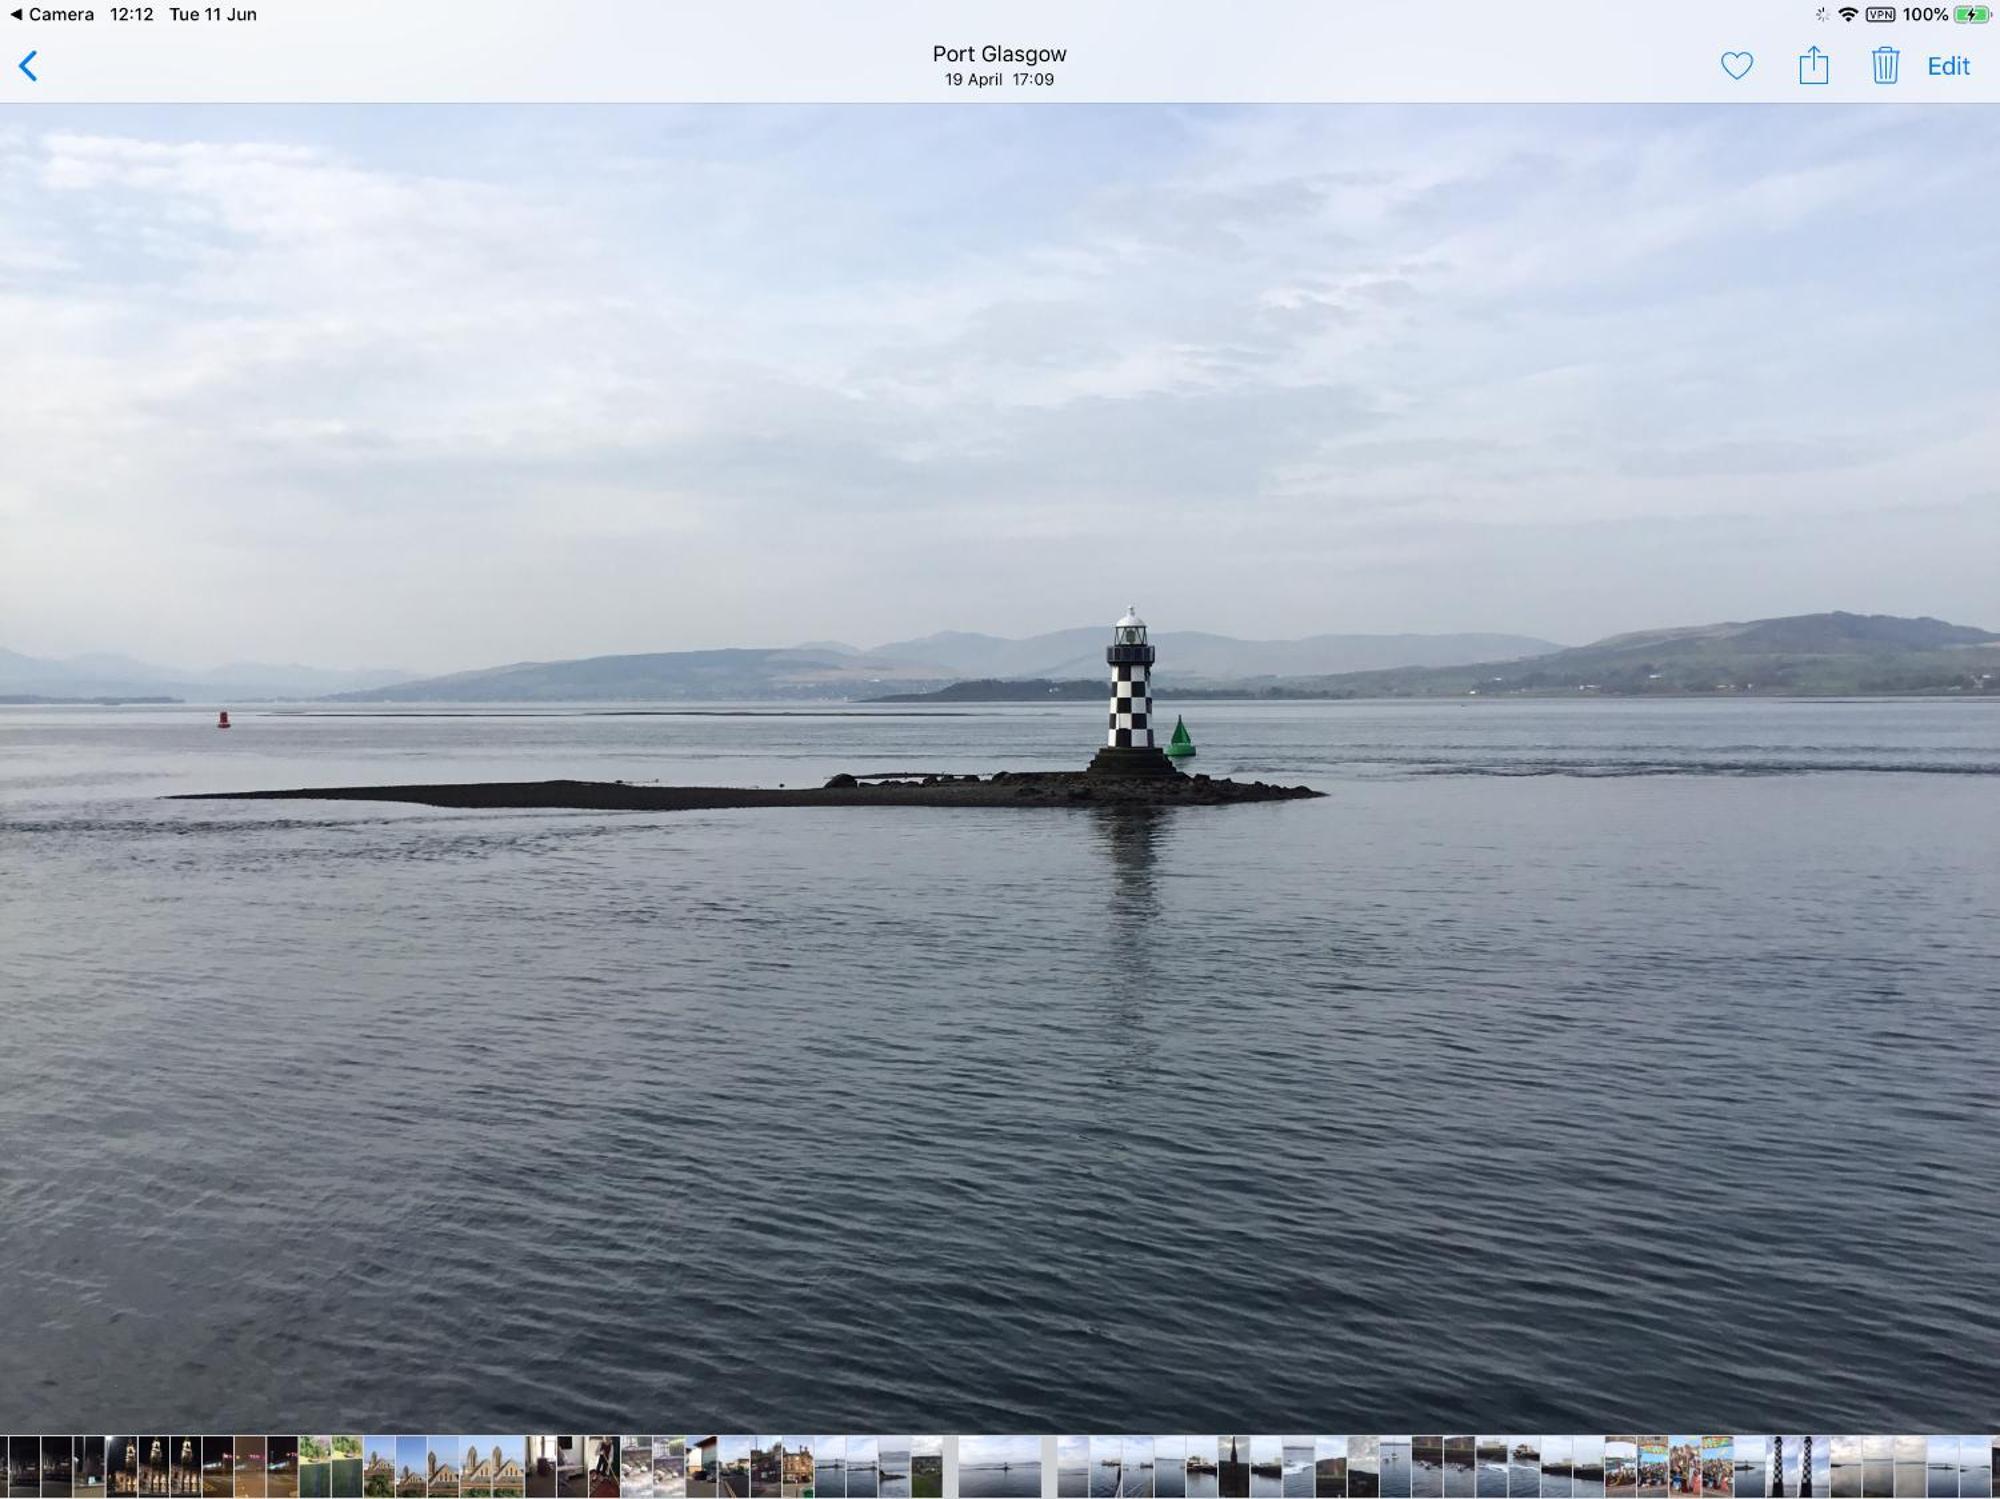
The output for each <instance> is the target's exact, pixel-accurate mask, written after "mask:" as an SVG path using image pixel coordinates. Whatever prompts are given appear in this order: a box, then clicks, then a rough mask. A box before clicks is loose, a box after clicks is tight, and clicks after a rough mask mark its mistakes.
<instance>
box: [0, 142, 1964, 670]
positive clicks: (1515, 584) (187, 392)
mask: <svg viewBox="0 0 2000 1499" xmlns="http://www.w3.org/2000/svg"><path fill="white" fill-rule="evenodd" d="M1997 156H2000V116H1995V114H1994V113H1993V112H1992V111H1982V110H1968V109H1960V110H1942V109H1940V110H1936V111H1924V110H1916V109H1909V108H1897V109H1862V108H1855V109H1848V110H1837V109H1805V108H1799V109H1786V108H1771V109H1753V108H1718V109H1701V108H1679V109H1664V110H1637V109H1632V110H1620V111H1606V110H1591V109H1581V108H1565V109H1549V110H1519V109H1516V110H1501V109H1491V108H1485V109H1463V110H1457V109H1428V110H1390V109H1376V108H1353V109H1340V108H1313V109H1260V110H1187V109H1174V108H1161V109H1141V108H1124V109H1082V108H1077V109H1065V108H1042V109H1015V108H991V107H967V108H963V109H923V108H915V107H904V108H882V109H850V110H846V111H803V110H801V111H793V110H773V109H761V108H726V109H707V110H669V109H641V110H612V109H599V110H527V109H483V110H477V109H461V110H440V109H429V110H424V109H377V110H350V111H325V110H308V109H239V108H229V109H201V110H183V111H180V112H166V111H155V110H133V109H124V110H91V111H59V110H34V111H26V110H23V111H19V112H16V113H13V114H12V115H10V116H7V117H5V118H4V123H0V192H4V195H5V201H6V202H7V203H8V205H9V208H8V211H7V212H6V214H5V215H4V217H0V350H4V353H0V360H4V366H0V367H4V370H5V373H6V379H5V382H4V390H5V400H4V402H0V455H4V457H0V645H4V646H8V647H11V648H13V649H16V650H25V651H30V652H34V653H37V654H67V653H71V652H77V651H85V650H94V649H116V650H123V651H129V652H132V653H134V654H139V655H143V656H146V657H149V658H152V659H156V660H164V661H168V662H173V663H176V664H191V665H200V664H205V663H210V662H215V661H222V660H232V659H262V660H298V661H306V662H312V663H315V664H324V665H341V666H355V665H382V664H387V665H405V666H409V667H413V668H417V669H447V668H453V667H463V666H476V665H486V664H491V663H494V662H500V661H508V660H515V659H521V658H533V657H556V656H568V655H581V654H591V653H598V652H608V651H632V650H670V649H684V648H694V647H703V646H715V645H729V644H739V645H741V644H780V643H790V642H795V641H800V640H805V639H812V638H842V639H846V640H850V641H853V642H855V643H858V644H863V645H869V644H875V643H878V642H880V641H883V640H888V639H893V638H897V637H900V636H905V635H911V634H921V633H926V632H928V631H931V630H934V629H939V628H960V629H974V630H985V631H991V632H995V633H1001V634H1017V635H1018V634H1029V633H1034V632H1038V631H1041V630H1047V629H1053V628H1057V627H1061V626H1068V625H1072V624H1078V623H1089V622H1093V621H1098V620H1102V621H1104V622H1105V623H1106V624H1107V625H1108V624H1109V622H1110V621H1111V620H1112V619H1114V618H1116V617H1117V615H1118V614H1119V613H1120V612H1122V610H1123V609H1124V607H1125V606H1126V604H1127V603H1130V602H1133V601H1135V600H1136V601H1137V602H1138V603H1139V604H1140V607H1141V609H1142V611H1143V612H1144V613H1145V614H1146V615H1147V617H1148V619H1149V620H1150V621H1151V622H1153V623H1154V624H1155V625H1156V626H1159V627H1163V628H1201V629H1212V630H1220V631H1225V632H1228V633H1232V634H1240V635H1255V636H1281V635H1298V634H1307V633H1313V632H1318V631H1327V630H1341V631H1346V630H1359V631H1401V630H1424V631H1431V630H1471V629H1486V630H1515V631H1525V632H1530V633H1535V634H1540V635H1545V636H1549V637H1552V638H1555V639H1558V640H1563V641H1581V640H1586V639H1589V638H1592V637H1595V636H1598V635H1602V634H1605V633H1609V632H1611V631H1615V630H1621V629H1630V628H1638V627H1644V626H1654V625H1670V624H1682V623H1695V622H1702V621H1707V620H1713V619H1719V618H1743V617H1750V616H1755V615H1761V614H1775V613H1791V612H1799V611H1805V610H1813V609H1825V608H1836V607H1840V608H1851V609H1858V610H1870V611H1875V610H1879V611H1885V612H1896V613H1936V614H1940V615H1943V616H1945V617H1947V618H1953V619H1957V620H1960V621H1963V622H1968V623H1975V624H1983V625H1987V626H1989V627H1995V626H2000V607H1996V604H1995V599H1996V591H1995V588H1994V584H1993V568H1994V559H1995V557H1996V556H2000V421H1996V419H1995V401H1996V396H2000V361H1996V359H1995V357H1994V354H1993V337H1994V329H1995V327H1996V326H2000V317H1996V312H2000V306H1996V303H2000V267H1996V264H1995V261H1994V259H1993V255H1994V247H1995V245H1996V244H2000V232H1996V231H2000V206H1996V200H1995V197H1994V195H1993V193H1992V192H1991V179H1990V173H1991V170H1992V163H1993V161H1994V160H1995V159H1996V157H1997Z"/></svg>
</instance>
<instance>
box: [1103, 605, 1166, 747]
mask: <svg viewBox="0 0 2000 1499" xmlns="http://www.w3.org/2000/svg"><path fill="white" fill-rule="evenodd" d="M1104 660H1105V664H1106V665H1108V666H1109V667H1110V668H1111V723H1110V727H1109V729H1108V731H1107V733H1106V736H1105V741H1104V748H1103V749H1101V750H1099V751H1098V752H1097V757H1096V758H1095V759H1093V760H1092V761H1091V762H1090V773H1091V774H1092V775H1113V776H1161V775H1167V776H1170V775H1176V774H1178V773H1179V772H1177V771H1176V770H1175V769H1174V762H1173V761H1171V760H1169V759H1168V758H1167V757H1166V755H1165V754H1163V753H1162V752H1161V751H1160V749H1159V747H1158V746H1157V745H1155V744H1154V743H1153V680H1152V679H1153V647H1152V646H1151V645H1149V644H1148V643H1147V641H1146V622H1145V621H1144V620H1143V619H1141V618H1139V610H1138V606H1137V605H1134V606H1133V607H1132V608H1131V609H1129V610H1127V611H1126V614H1125V617H1124V618H1123V619H1121V620H1119V621H1118V623H1117V624H1115V625H1113V626H1112V627H1111V644H1110V645H1109V646H1107V647H1106V648H1105V651H1104Z"/></svg>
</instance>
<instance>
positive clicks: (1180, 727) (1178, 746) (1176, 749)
mask: <svg viewBox="0 0 2000 1499" xmlns="http://www.w3.org/2000/svg"><path fill="white" fill-rule="evenodd" d="M1193 753H1194V740H1193V738H1191V737H1190V736H1189V734H1188V731H1187V720H1186V719H1184V718H1182V717H1181V716H1180V715H1179V714H1178V713H1176V714H1175V715H1174V737H1173V738H1171V739H1169V740H1168V741H1167V754H1168V756H1169V757H1170V758H1172V759H1175V760H1185V759H1187V757H1188V756H1190V755H1192V754H1193Z"/></svg>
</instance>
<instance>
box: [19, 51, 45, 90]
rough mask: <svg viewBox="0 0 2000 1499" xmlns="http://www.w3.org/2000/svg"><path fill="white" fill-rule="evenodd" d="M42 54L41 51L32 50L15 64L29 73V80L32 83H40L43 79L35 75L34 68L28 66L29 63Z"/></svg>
mask: <svg viewBox="0 0 2000 1499" xmlns="http://www.w3.org/2000/svg"><path fill="white" fill-rule="evenodd" d="M41 55H42V54H41V53H40V52H39V51H35V52H30V53H29V54H28V55H27V56H26V57H24V58H22V59H21V60H20V62H18V63H16V64H15V66H16V67H18V68H19V69H20V70H21V71H22V72H23V73H26V74H27V75H28V82H30V83H40V82H41V81H42V80H41V79H39V78H37V77H36V76H35V73H34V69H32V68H30V67H29V66H28V64H29V63H31V62H33V61H34V60H35V59H36V58H38V57H40V56H41Z"/></svg>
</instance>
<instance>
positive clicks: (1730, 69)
mask: <svg viewBox="0 0 2000 1499" xmlns="http://www.w3.org/2000/svg"><path fill="white" fill-rule="evenodd" d="M1756 61H1757V59H1756V58H1754V57H1752V56H1751V55H1750V54H1749V53H1748V52H1725V53H1723V54H1722V71H1723V72H1725V73H1727V74H1728V75H1729V76H1730V77H1731V78H1741V77H1742V76H1743V75H1744V74H1745V73H1747V72H1749V71H1750V68H1751V65H1752V64H1754V63H1755V62H1756Z"/></svg>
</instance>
